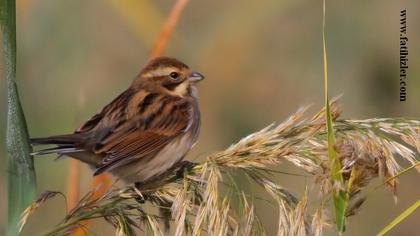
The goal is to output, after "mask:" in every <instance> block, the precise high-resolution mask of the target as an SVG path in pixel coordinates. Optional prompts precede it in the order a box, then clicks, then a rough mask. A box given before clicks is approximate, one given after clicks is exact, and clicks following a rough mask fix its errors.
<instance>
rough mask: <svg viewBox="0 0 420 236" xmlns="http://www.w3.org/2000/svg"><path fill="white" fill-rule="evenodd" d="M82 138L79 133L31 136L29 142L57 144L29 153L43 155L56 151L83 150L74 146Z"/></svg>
mask: <svg viewBox="0 0 420 236" xmlns="http://www.w3.org/2000/svg"><path fill="white" fill-rule="evenodd" d="M81 140H82V136H81V135H80V134H64V135H57V136H50V137H44V138H32V139H31V144H32V145H34V146H36V145H57V147H53V148H47V149H42V150H39V151H35V152H33V153H31V155H45V154H50V153H57V154H59V155H65V154H71V153H76V152H81V151H83V150H82V149H79V148H77V147H76V145H77V144H78V143H80V142H81Z"/></svg>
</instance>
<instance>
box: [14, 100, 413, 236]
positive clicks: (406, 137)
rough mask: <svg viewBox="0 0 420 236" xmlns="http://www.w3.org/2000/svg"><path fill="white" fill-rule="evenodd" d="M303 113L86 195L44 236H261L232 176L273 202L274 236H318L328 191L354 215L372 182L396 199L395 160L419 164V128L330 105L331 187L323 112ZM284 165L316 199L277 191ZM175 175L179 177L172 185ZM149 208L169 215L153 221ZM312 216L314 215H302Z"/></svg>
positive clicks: (324, 220) (248, 202) (247, 199)
mask: <svg viewBox="0 0 420 236" xmlns="http://www.w3.org/2000/svg"><path fill="white" fill-rule="evenodd" d="M305 110H306V109H305V108H302V109H299V110H298V112H296V114H294V115H292V116H291V117H290V118H289V119H287V120H286V121H284V122H283V123H280V124H279V125H270V126H268V127H266V128H264V129H262V130H260V131H258V132H255V133H253V134H251V135H248V136H247V137H245V138H243V139H241V140H240V141H239V142H237V143H236V144H233V145H231V146H230V147H229V148H227V149H226V150H224V151H221V152H217V153H214V154H212V155H210V156H208V157H207V158H206V160H205V161H204V162H202V163H200V164H197V165H195V166H193V167H191V168H190V169H188V168H186V169H184V168H179V167H174V168H173V170H172V171H169V172H168V174H166V175H164V176H158V177H157V178H156V179H155V180H153V181H150V182H148V183H145V184H144V185H142V186H141V187H140V188H135V187H125V188H122V189H121V188H120V189H119V188H112V189H110V190H109V191H108V192H107V193H105V194H104V196H102V197H101V198H99V199H95V200H92V199H91V198H90V197H89V196H90V195H92V194H94V193H93V192H91V193H88V194H87V195H86V196H85V197H83V198H82V199H81V200H80V201H79V203H78V205H77V207H76V208H74V209H73V210H71V211H70V212H69V213H68V214H67V216H66V217H65V218H64V219H63V221H62V222H60V223H59V224H57V225H56V226H55V227H54V228H53V229H52V230H51V231H50V232H49V233H48V234H47V235H53V234H58V233H65V232H68V231H69V230H70V229H72V228H73V227H76V226H78V225H79V224H80V222H81V221H83V220H87V219H94V218H98V217H102V218H104V219H105V220H107V221H108V222H109V223H110V224H112V225H113V226H114V227H115V229H116V232H117V235H123V234H124V235H134V234H135V232H136V231H138V230H147V233H148V234H150V235H164V232H165V229H164V228H163V227H162V224H161V223H159V220H163V221H164V222H165V221H170V222H173V223H174V224H173V225H174V230H175V231H174V234H175V235H201V234H208V235H226V234H227V235H266V232H265V229H264V227H263V224H262V222H261V220H260V219H259V218H258V215H257V213H256V212H255V204H254V200H255V199H256V198H255V197H253V196H250V194H249V193H247V192H246V191H244V190H241V189H240V188H239V187H238V185H237V184H236V183H235V181H234V179H233V178H231V176H232V175H233V174H241V175H243V176H245V177H246V178H247V179H249V181H250V182H251V183H253V184H255V185H257V186H260V187H261V188H262V189H263V190H264V191H265V192H267V193H268V195H269V196H271V197H272V201H271V202H272V204H274V205H276V206H277V207H278V212H279V215H278V235H291V234H292V235H322V233H323V230H324V229H325V227H326V226H328V225H329V224H330V223H331V219H329V218H327V215H330V214H328V213H327V208H326V207H325V206H327V205H328V204H329V203H330V202H331V197H330V196H331V195H330V193H331V192H332V191H337V190H345V191H346V193H347V194H348V199H349V204H348V206H347V209H345V210H346V216H350V215H354V214H357V212H358V210H359V209H360V207H361V206H362V204H363V202H364V200H365V196H363V195H362V191H363V190H364V189H366V187H367V186H368V184H369V183H370V182H371V181H372V180H373V179H375V178H381V179H382V181H383V182H385V183H386V185H387V186H388V187H389V189H390V190H391V193H392V194H394V195H396V188H397V185H398V182H397V177H395V178H392V179H390V178H389V177H391V176H397V175H398V171H399V170H400V169H401V167H400V164H399V163H398V162H397V159H400V160H404V161H406V162H408V163H411V164H415V163H418V161H417V160H416V159H415V152H417V153H418V152H419V150H418V147H419V142H420V141H419V140H420V139H419V131H420V129H419V128H420V121H419V120H409V119H402V118H386V119H367V120H341V119H339V116H340V111H339V109H338V105H337V102H336V101H332V102H331V114H332V117H333V120H334V129H335V130H336V137H337V142H336V145H335V149H336V151H337V153H338V159H339V161H340V164H341V166H342V169H341V170H340V171H341V173H342V175H343V181H344V185H341V184H337V182H336V181H334V180H333V179H332V175H331V171H332V170H331V165H330V159H329V158H328V154H327V148H328V144H327V137H326V136H327V135H326V125H325V122H324V116H325V109H322V110H321V111H320V112H318V113H317V114H315V115H314V116H313V117H311V118H305V117H304V112H305ZM283 161H288V162H291V163H292V164H294V165H295V166H297V167H298V168H300V169H302V170H303V171H304V172H306V173H307V174H309V175H310V176H313V178H311V179H312V180H313V183H314V184H318V185H319V188H320V194H319V195H317V196H309V195H308V191H307V190H306V191H305V192H304V193H302V197H301V198H300V199H299V198H298V197H296V196H295V195H293V194H292V193H290V192H289V191H287V189H285V188H284V187H282V186H281V185H280V183H278V181H276V180H275V176H276V174H277V172H276V170H275V169H274V168H275V167H276V166H278V165H279V164H281V163H282V162H283ZM180 170H181V171H184V174H183V177H179V171H180ZM146 203H147V204H146ZM309 204H314V206H313V207H309V206H308V205H309ZM149 205H150V206H151V207H152V208H155V209H165V211H167V212H168V211H169V212H170V213H171V214H169V216H168V215H166V216H165V217H163V216H162V215H156V214H153V213H152V212H154V211H153V210H151V209H150V208H149ZM236 205H238V206H239V207H234V206H236ZM146 206H148V207H146ZM312 208H313V209H315V211H314V212H309V210H308V209H312ZM31 212H32V211H29V212H28V214H26V215H25V219H26V218H27V217H28V215H29V214H30V213H31ZM24 222H25V221H23V222H22V223H24Z"/></svg>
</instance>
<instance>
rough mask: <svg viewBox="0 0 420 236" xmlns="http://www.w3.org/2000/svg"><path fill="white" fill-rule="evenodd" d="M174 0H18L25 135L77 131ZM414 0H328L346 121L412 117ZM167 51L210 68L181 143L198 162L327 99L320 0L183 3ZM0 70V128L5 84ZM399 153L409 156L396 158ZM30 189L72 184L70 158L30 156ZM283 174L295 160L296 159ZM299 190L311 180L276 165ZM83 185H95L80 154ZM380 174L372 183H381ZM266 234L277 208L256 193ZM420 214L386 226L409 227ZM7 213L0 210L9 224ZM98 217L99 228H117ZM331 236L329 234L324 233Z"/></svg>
mask: <svg viewBox="0 0 420 236" xmlns="http://www.w3.org/2000/svg"><path fill="white" fill-rule="evenodd" d="M173 3H174V1H169V0H118V1H117V0H90V1H85V0H72V1H55V0H17V24H18V30H17V31H18V32H17V35H18V73H17V76H18V85H19V89H20V97H21V101H22V104H23V108H24V110H25V114H26V118H27V122H28V126H29V131H30V134H31V136H33V137H35V136H45V135H53V134H61V133H69V132H72V131H73V130H74V129H75V128H76V127H77V126H79V125H80V124H81V123H82V122H83V121H84V120H86V119H88V118H90V116H92V115H93V114H95V113H96V112H97V111H99V110H100V109H101V108H102V107H103V106H104V105H105V104H106V103H107V102H109V101H111V99H112V98H114V97H115V96H117V95H118V94H119V93H120V92H122V91H123V90H124V89H125V88H127V87H128V85H129V84H130V82H131V81H132V79H133V78H134V76H135V75H136V74H137V73H138V72H139V70H140V69H141V68H142V66H143V65H144V64H145V63H146V62H147V60H148V58H149V55H150V52H151V49H152V47H153V45H154V42H155V40H156V38H157V37H158V34H159V32H160V30H161V27H162V24H163V22H164V20H165V18H166V16H167V15H168V13H169V12H170V9H171V7H172V6H173ZM404 8H406V9H407V14H408V36H409V41H408V47H409V70H408V82H407V89H408V100H407V101H406V102H399V77H398V75H399V13H400V10H402V9H404ZM419 10H420V2H419V1H415V0H407V1H392V0H385V1H383V0H382V1H380V0H372V1H361V0H359V1H328V2H327V47H328V53H329V79H330V90H331V96H336V95H340V94H343V96H342V98H341V99H340V102H341V104H342V109H343V111H344V112H343V117H344V118H352V119H362V118H371V117H396V116H405V117H416V118H419V117H420V109H419V104H420V103H419V101H420V93H419V91H420V80H419V79H418V78H419V76H420V67H418V66H416V65H419V63H420V44H419V43H418V41H419V40H420V11H419ZM165 55H170V56H174V57H177V58H179V59H181V60H183V61H185V62H186V63H187V64H188V65H190V66H191V67H192V68H194V69H195V70H197V71H200V72H202V73H203V74H204V75H205V76H206V80H204V81H203V82H202V83H200V85H199V90H200V102H201V111H202V132H201V135H200V139H199V143H198V145H196V147H195V148H194V150H193V151H192V152H191V153H190V154H189V158H190V159H194V160H200V159H202V158H204V157H205V156H206V155H208V154H211V153H213V152H215V151H218V150H222V149H224V148H226V147H228V146H229V145H230V144H231V143H233V142H236V141H237V140H239V139H240V138H241V137H243V136H244V135H246V134H249V133H251V132H254V131H257V130H259V129H261V128H263V127H265V126H267V125H268V124H270V123H272V122H280V121H282V120H284V119H285V118H287V117H288V116H289V115H290V114H292V113H293V112H294V111H296V110H297V109H298V108H299V107H301V106H303V105H308V104H313V106H312V111H316V110H318V109H319V108H320V107H321V106H322V105H323V67H322V66H323V65H322V1H321V0H319V1H302V0H293V1H292V0H282V1H279V0H261V1H254V0H241V1H239V0H238V1H222V0H212V1H190V2H189V4H188V5H187V7H186V8H185V10H184V12H183V14H182V16H181V18H180V21H179V23H178V25H177V27H176V29H175V32H174V35H173V37H172V39H171V40H170V42H169V45H168V48H167V50H166V53H165ZM0 71H1V73H2V75H1V77H0V110H1V111H3V112H1V116H0V133H1V135H2V136H1V140H4V138H5V137H4V135H5V123H6V119H5V118H6V114H5V111H6V93H5V88H6V84H5V80H4V76H3V73H4V61H3V58H1V63H0ZM0 155H1V158H0V168H1V171H0V173H1V175H0V209H5V208H6V206H7V202H6V185H5V184H6V182H5V179H4V177H5V173H6V171H7V169H6V168H7V167H6V165H5V163H6V161H5V158H6V156H5V154H4V141H2V142H0ZM404 164H407V163H404ZM35 165H36V171H37V177H38V191H39V192H42V191H44V190H55V191H62V192H64V193H66V192H67V190H68V186H67V183H68V176H69V174H68V171H69V165H70V162H69V160H63V161H56V162H55V161H54V156H43V157H37V158H36V159H35ZM280 169H281V170H283V171H296V170H295V169H294V168H293V167H292V166H291V165H288V164H285V165H284V166H281V167H280ZM278 181H279V182H280V183H281V184H283V185H284V186H285V187H286V188H288V189H290V190H291V191H292V192H294V193H295V194H296V195H298V196H301V195H302V194H303V192H304V186H305V183H306V182H307V180H305V179H304V178H303V177H293V176H288V175H280V176H279V177H278ZM418 181H419V176H418V174H416V173H415V172H413V171H411V172H410V173H408V174H405V175H404V176H402V177H401V179H400V183H401V185H400V187H399V190H398V192H399V201H398V204H397V205H395V204H394V201H393V198H392V196H391V194H390V193H389V192H388V191H387V190H385V189H379V190H376V191H373V192H372V193H371V194H370V195H369V198H368V200H367V202H366V203H365V205H364V206H363V207H362V210H361V212H360V213H359V214H358V215H356V216H354V217H351V218H349V223H348V227H347V228H348V231H347V235H373V234H375V233H377V232H378V231H379V230H380V229H382V228H383V227H384V226H385V225H386V224H388V223H389V222H390V221H391V220H392V219H394V218H395V217H396V216H397V215H398V214H399V213H401V212H402V211H403V210H404V209H406V208H407V207H408V206H409V205H411V204H413V203H414V201H415V200H418V199H419V197H420V188H419V187H418V186H419V185H418ZM79 183H80V188H81V189H80V192H81V194H82V193H85V192H86V191H88V190H89V189H90V188H91V186H92V173H91V172H90V171H89V169H88V168H86V166H84V165H81V170H80V181H79ZM378 183H379V182H378ZM258 208H259V209H260V210H259V212H258V214H260V216H261V218H262V219H263V220H264V221H265V225H266V227H267V230H268V233H269V235H273V234H274V232H275V230H276V227H277V226H276V223H277V222H276V217H273V215H275V214H276V211H275V210H273V209H270V208H271V206H270V205H266V204H264V203H261V204H259V205H258ZM64 213H65V204H64V200H63V199H62V198H60V197H57V198H55V199H53V200H51V201H49V202H48V203H47V204H46V205H45V206H44V207H42V208H41V210H39V211H38V212H37V213H36V214H35V215H34V217H32V218H30V220H29V225H27V227H26V228H25V230H24V235H39V234H40V233H42V232H44V231H45V229H47V228H48V227H51V226H52V225H54V224H56V223H58V221H59V220H60V219H62V217H63V216H64ZM419 219H420V211H417V212H416V213H414V214H413V215H412V216H410V217H409V218H408V219H407V220H405V221H403V222H402V223H401V224H400V225H399V226H398V227H396V229H395V230H394V231H392V233H391V234H392V235H418V232H419V230H420V225H419V224H418V223H419ZM4 222H5V211H2V212H1V215H0V232H4V231H3V230H4V227H5V225H4V224H5V223H4ZM104 225H105V223H103V222H100V221H99V222H97V221H95V223H93V224H92V225H91V226H90V229H91V230H92V231H93V232H95V233H97V235H113V234H114V232H113V231H111V228H110V227H109V226H104ZM326 234H327V235H329V234H331V235H333V234H332V233H331V232H329V233H326Z"/></svg>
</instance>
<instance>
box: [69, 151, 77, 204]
mask: <svg viewBox="0 0 420 236" xmlns="http://www.w3.org/2000/svg"><path fill="white" fill-rule="evenodd" d="M79 175H80V166H79V161H78V160H75V159H71V160H70V169H69V180H68V185H67V186H68V189H67V193H68V194H67V195H68V201H69V202H68V207H69V209H73V208H74V207H75V206H76V205H77V201H78V200H79V191H80V189H79V188H80V186H79V181H80V178H79Z"/></svg>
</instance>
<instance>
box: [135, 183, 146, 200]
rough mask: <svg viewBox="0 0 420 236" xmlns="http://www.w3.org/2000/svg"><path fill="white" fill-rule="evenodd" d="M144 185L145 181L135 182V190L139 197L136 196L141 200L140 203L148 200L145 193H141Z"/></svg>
mask: <svg viewBox="0 0 420 236" xmlns="http://www.w3.org/2000/svg"><path fill="white" fill-rule="evenodd" d="M143 186H144V183H143V182H136V183H134V191H135V192H136V193H137V195H138V196H137V197H136V200H137V201H138V202H139V203H141V204H143V203H145V202H146V197H145V196H144V195H143V194H141V191H140V189H142V187H143Z"/></svg>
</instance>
